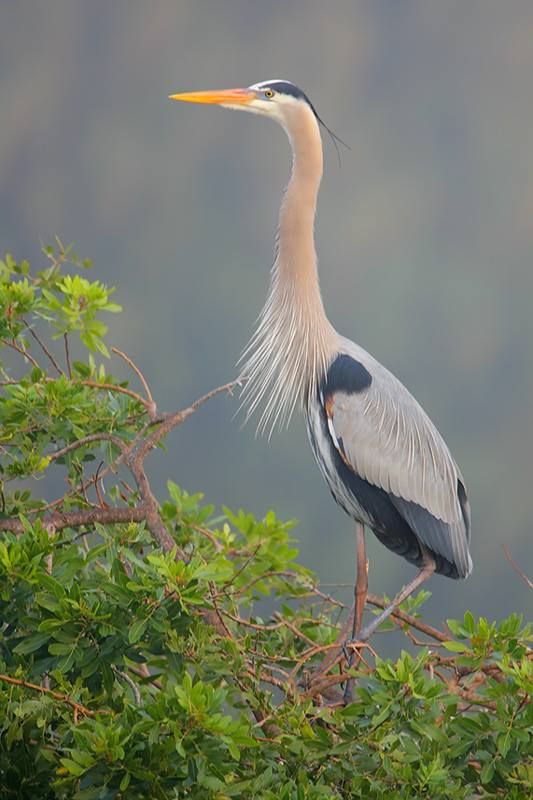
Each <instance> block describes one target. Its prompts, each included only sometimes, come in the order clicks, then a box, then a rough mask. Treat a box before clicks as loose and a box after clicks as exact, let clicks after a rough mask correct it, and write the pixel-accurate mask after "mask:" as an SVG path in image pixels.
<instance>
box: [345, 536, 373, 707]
mask: <svg viewBox="0 0 533 800" xmlns="http://www.w3.org/2000/svg"><path fill="white" fill-rule="evenodd" d="M355 547H356V553H357V561H356V564H357V566H356V576H357V577H356V581H355V589H354V595H355V597H354V600H355V602H354V607H353V623H352V641H357V640H358V638H359V634H360V632H361V628H362V626H363V614H364V611H365V604H366V597H367V594H368V561H367V560H366V547H365V526H364V525H363V523H362V522H356V523H355ZM355 657H356V652H355V650H352V652H351V653H350V657H349V659H348V669H350V667H352V666H353V663H354V660H355ZM351 700H352V679H351V678H349V679H348V680H347V681H346V688H345V690H344V702H345V703H349V702H351Z"/></svg>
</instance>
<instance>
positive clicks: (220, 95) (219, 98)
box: [169, 89, 255, 106]
mask: <svg viewBox="0 0 533 800" xmlns="http://www.w3.org/2000/svg"><path fill="white" fill-rule="evenodd" d="M254 99H255V92H251V91H250V90H249V89H220V90H219V91H208V92H185V93H184V94H171V95H169V100H181V101H182V102H184V103H209V104H211V105H212V104H215V105H232V106H247V105H249V103H251V102H252V100H254Z"/></svg>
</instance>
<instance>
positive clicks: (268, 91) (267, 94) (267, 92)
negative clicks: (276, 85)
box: [265, 89, 274, 100]
mask: <svg viewBox="0 0 533 800" xmlns="http://www.w3.org/2000/svg"><path fill="white" fill-rule="evenodd" d="M265 97H268V99H269V100H271V99H272V97H274V91H273V89H265Z"/></svg>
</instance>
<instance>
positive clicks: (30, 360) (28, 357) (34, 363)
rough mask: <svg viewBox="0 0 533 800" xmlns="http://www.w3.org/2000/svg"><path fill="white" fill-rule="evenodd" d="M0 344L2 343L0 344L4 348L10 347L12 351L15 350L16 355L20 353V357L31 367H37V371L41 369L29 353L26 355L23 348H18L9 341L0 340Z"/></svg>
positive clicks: (26, 352)
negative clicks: (0, 343) (31, 365)
mask: <svg viewBox="0 0 533 800" xmlns="http://www.w3.org/2000/svg"><path fill="white" fill-rule="evenodd" d="M0 342H2V344H5V345H6V347H11V349H12V350H16V351H17V353H20V355H21V356H23V357H24V358H26V359H27V360H28V361H29V362H30V364H33V366H34V367H37V369H41V368H40V366H39V364H38V363H37V361H36V360H35V359H34V357H33V356H32V355H30V353H28V351H27V350H25V349H24V348H23V347H19V345H18V344H15V342H14V341H13V342H10V341H9V339H0Z"/></svg>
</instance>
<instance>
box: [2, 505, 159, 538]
mask: <svg viewBox="0 0 533 800" xmlns="http://www.w3.org/2000/svg"><path fill="white" fill-rule="evenodd" d="M145 520H146V521H147V510H146V508H145V507H144V506H142V505H140V506H137V507H136V508H98V507H96V508H90V509H88V510H85V511H55V512H54V513H53V514H47V515H46V516H44V517H42V520H41V521H42V524H43V526H44V527H45V528H46V529H47V530H49V531H61V530H63V529H64V528H81V527H82V526H85V525H94V524H95V523H96V522H98V523H100V525H113V524H119V523H129V522H143V521H145ZM25 530H26V528H25V526H24V524H23V523H22V521H21V520H20V519H13V518H10V519H0V531H10V532H11V533H16V534H18V535H19V534H22V533H24V531H25Z"/></svg>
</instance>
